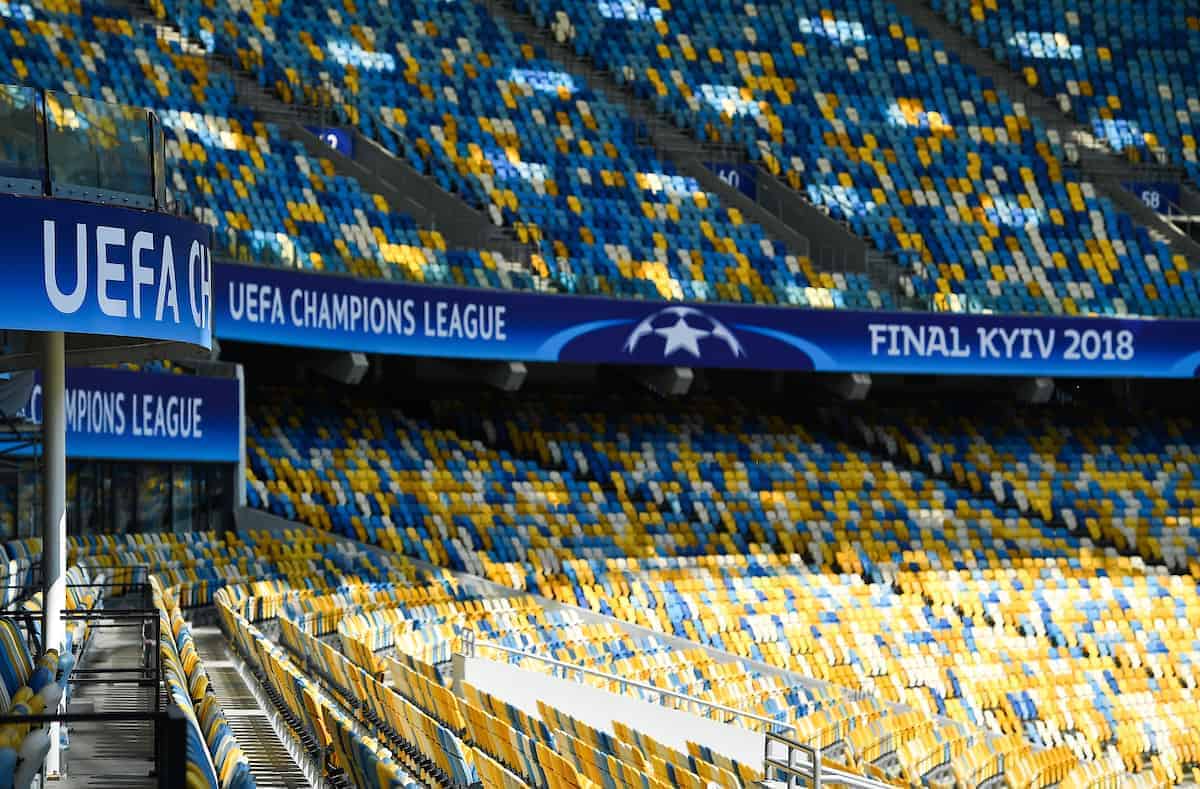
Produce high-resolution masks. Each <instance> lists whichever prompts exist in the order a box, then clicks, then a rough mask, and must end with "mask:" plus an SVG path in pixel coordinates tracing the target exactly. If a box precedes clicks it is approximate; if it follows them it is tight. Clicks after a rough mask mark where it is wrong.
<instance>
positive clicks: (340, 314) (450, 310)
mask: <svg viewBox="0 0 1200 789" xmlns="http://www.w3.org/2000/svg"><path fill="white" fill-rule="evenodd" d="M285 303H286V305H287V310H286V312H285V310H284V304H285ZM418 311H420V314H421V316H422V318H423V323H422V324H421V326H420V327H418V325H417V314H418ZM229 316H230V317H231V318H232V319H233V320H235V321H246V322H248V323H259V324H271V325H276V326H285V325H286V326H290V327H292V328H295V329H320V330H324V331H341V332H352V333H362V334H374V335H378V336H393V337H412V336H414V335H416V334H417V332H418V330H420V331H421V332H422V333H423V334H424V336H426V337H432V338H437V339H463V340H482V341H487V342H507V341H508V307H506V306H504V305H500V304H476V303H467V304H462V303H459V302H453V301H434V302H428V301H418V300H417V299H396V298H388V297H386V296H361V295H358V294H352V293H329V292H325V291H319V290H309V289H307V288H294V289H291V290H290V291H285V290H281V289H279V288H276V287H274V286H272V285H268V284H261V283H257V282H236V281H230V283H229Z"/></svg>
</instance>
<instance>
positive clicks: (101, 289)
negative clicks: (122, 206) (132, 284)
mask: <svg viewBox="0 0 1200 789" xmlns="http://www.w3.org/2000/svg"><path fill="white" fill-rule="evenodd" d="M123 246H125V231H124V230H123V229H122V228H119V227H108V226H107V225H100V226H99V227H97V228H96V298H97V299H98V300H99V301H100V311H101V312H103V313H104V314H105V315H108V316H109V317H112V318H124V317H125V316H126V315H127V314H128V313H129V308H128V306H127V305H126V304H125V299H122V298H113V297H112V296H109V295H108V284H109V283H110V282H124V281H125V267H124V266H122V265H121V264H120V263H113V262H112V261H110V260H109V259H108V248H109V247H123Z"/></svg>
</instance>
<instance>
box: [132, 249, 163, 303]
mask: <svg viewBox="0 0 1200 789" xmlns="http://www.w3.org/2000/svg"><path fill="white" fill-rule="evenodd" d="M152 249H154V236H152V235H150V234H149V233H147V232H146V231H145V230H142V231H139V232H138V233H135V234H134V236H133V253H132V258H133V317H135V318H140V317H142V288H143V287H145V286H146V285H153V284H154V270H153V269H151V268H150V267H149V266H145V265H142V253H143V252H145V251H146V250H152ZM159 320H161V318H160V319H159Z"/></svg>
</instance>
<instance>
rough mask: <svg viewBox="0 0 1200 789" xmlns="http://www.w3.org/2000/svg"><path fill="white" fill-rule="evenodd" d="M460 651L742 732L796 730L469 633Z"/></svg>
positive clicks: (786, 724)
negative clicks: (739, 725)
mask: <svg viewBox="0 0 1200 789" xmlns="http://www.w3.org/2000/svg"><path fill="white" fill-rule="evenodd" d="M462 648H463V654H465V655H466V656H467V657H478V655H477V651H478V650H480V649H490V650H494V651H497V652H502V653H504V654H506V655H511V656H513V657H519V658H523V659H529V660H536V661H538V662H540V663H544V664H546V665H548V666H552V667H553V668H555V669H557V670H559V671H561V672H562V676H563V678H564V679H570V678H571V675H572V674H574V675H575V676H576V677H577V678H578V679H576V681H577V682H579V683H580V684H584V682H583V677H595V678H596V679H601V680H604V681H605V682H607V683H609V685H610V686H616V687H618V688H619V689H620V691H621V693H622V694H623V695H631V693H630V692H631V691H632V690H638V691H641V692H642V694H649V695H650V697H651V698H650V699H647V698H646V696H645V695H641V696H640V698H642V699H643V700H646V701H650V700H652V699H653V700H654V702H655V703H658V704H662V705H663V706H670V707H671V708H672V709H685V711H692V710H693V709H699V710H703V711H704V712H706V713H718V714H719V716H723V717H722V718H720V719H721V722H722V723H728V722H729V721H731V720H740V721H745V722H747V723H749V724H750V725H749V726H747V727H746V728H749V729H751V730H752V731H761V732H763V733H770V732H771V731H774V730H779V729H783V730H786V731H792V732H794V731H795V730H796V728H795V727H794V726H792V725H791V724H790V723H784V722H783V721H778V720H775V719H774V718H768V717H766V716H765V715H758V714H756V713H753V712H746V711H745V710H739V709H737V708H735V707H726V706H725V705H724V704H717V703H716V702H713V701H706V700H705V699H701V698H697V697H695V696H689V695H687V694H686V693H678V692H676V691H673V690H668V689H666V688H660V687H658V686H657V685H651V684H649V683H646V682H639V681H637V680H634V679H629V678H628V677H622V676H620V675H618V674H608V673H606V672H604V671H597V670H596V669H592V668H586V667H584V666H580V665H576V664H575V663H565V662H563V661H561V660H556V659H554V658H552V657H547V656H545V655H539V654H537V653H536V652H525V651H522V650H520V649H513V648H512V647H506V646H504V645H502V644H497V643H494V642H491V641H479V640H477V639H476V638H475V637H474V633H473V632H472V631H467V633H466V634H464V635H463V638H462ZM667 699H672V700H675V701H678V702H681V703H682V704H684V705H686V708H681V707H674V706H672V705H670V704H667V702H666V700H667ZM701 717H705V718H714V719H718V716H717V715H713V714H706V715H702V716H701Z"/></svg>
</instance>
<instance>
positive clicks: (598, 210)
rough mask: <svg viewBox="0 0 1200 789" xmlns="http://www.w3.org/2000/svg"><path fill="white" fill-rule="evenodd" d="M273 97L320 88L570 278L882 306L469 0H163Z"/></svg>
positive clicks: (304, 95)
mask: <svg viewBox="0 0 1200 789" xmlns="http://www.w3.org/2000/svg"><path fill="white" fill-rule="evenodd" d="M161 11H162V14H163V15H164V17H165V18H168V19H171V20H173V21H174V22H176V23H177V24H178V25H179V26H180V28H181V29H182V30H184V31H185V32H186V33H187V34H188V35H190V36H193V37H195V38H204V39H206V40H209V41H211V42H212V46H213V47H214V48H215V50H216V51H218V52H222V53H224V54H226V55H228V56H229V57H231V58H234V59H236V60H238V61H239V62H240V63H241V64H242V65H243V67H244V68H246V69H248V70H250V71H252V72H254V73H256V74H257V75H258V76H259V79H260V82H261V83H262V84H263V85H264V87H267V88H269V89H272V90H274V91H275V92H276V93H277V94H278V95H279V96H280V97H281V98H283V99H284V100H286V101H294V102H298V103H317V104H321V105H324V106H328V108H329V109H330V110H331V111H332V112H333V113H334V114H335V115H337V116H338V117H340V118H341V119H343V121H344V122H345V123H347V124H350V125H354V126H356V127H357V128H359V129H360V130H361V131H362V132H363V133H364V134H365V135H367V136H368V137H370V138H373V139H375V140H377V141H378V142H379V143H381V144H383V145H384V146H385V147H386V148H388V149H390V150H391V151H392V152H394V153H395V154H397V155H398V156H402V157H404V158H406V159H407V160H408V162H409V163H410V164H412V165H413V166H414V167H416V168H418V169H419V170H421V171H424V172H426V173H428V174H429V175H430V176H432V177H433V178H436V179H437V181H438V183H439V184H440V185H441V186H442V187H443V188H445V189H447V190H449V191H452V192H455V193H457V194H459V195H461V196H462V197H463V198H464V199H466V200H467V201H469V202H471V203H473V204H475V205H476V206H478V207H479V208H481V209H484V210H486V211H487V212H488V213H489V214H490V216H491V218H492V221H493V222H494V223H496V224H498V225H503V226H506V227H508V228H510V229H512V231H513V232H514V233H515V234H516V235H517V237H518V238H519V239H520V240H521V241H523V242H525V243H527V244H529V245H531V246H532V247H533V249H534V250H535V253H534V255H533V256H532V259H531V263H530V265H531V266H532V268H533V270H534V272H535V273H536V274H538V275H540V276H542V277H544V278H546V279H548V280H552V281H553V282H554V283H555V284H556V285H557V286H558V287H559V288H560V289H563V290H566V291H569V292H582V293H601V294H611V295H616V296H622V297H652V298H667V299H689V300H696V301H735V302H760V303H773V304H774V303H777V304H795V305H803V306H815V307H841V306H847V307H859V308H869V307H882V306H888V305H889V304H890V303H891V297H890V296H889V295H887V294H885V293H879V292H877V291H875V290H873V289H872V288H871V286H870V283H869V280H868V279H867V278H866V277H864V276H863V275H862V274H860V273H855V272H854V270H853V269H852V268H851V267H846V268H845V273H836V274H835V273H831V272H829V271H819V270H816V269H815V268H814V267H813V265H812V264H811V262H810V261H809V260H808V259H807V257H806V256H805V253H806V252H807V250H803V249H785V248H784V247H783V245H782V244H781V243H780V242H778V241H777V240H772V239H771V238H769V237H767V235H766V234H765V232H764V231H763V230H762V228H760V227H758V226H756V225H754V224H751V223H750V222H748V221H747V220H746V219H745V217H744V216H743V215H742V214H741V213H740V212H739V211H738V210H737V209H736V208H734V207H731V206H725V205H722V204H721V203H720V202H719V201H718V199H717V198H716V196H715V195H713V194H711V193H708V192H706V191H705V190H703V189H702V188H701V187H700V186H699V184H698V183H697V182H696V180H695V179H693V178H690V177H686V176H684V175H683V174H681V173H680V172H678V171H676V170H675V169H674V166H673V165H671V164H669V163H668V162H666V161H664V160H663V159H662V158H661V157H660V156H658V155H657V154H656V153H655V152H654V151H653V150H651V149H650V148H648V147H646V146H645V145H644V144H642V143H640V142H639V139H641V137H642V136H643V132H642V131H640V130H639V128H638V121H636V120H635V119H634V118H633V117H631V116H630V115H629V113H628V112H627V111H626V110H625V109H624V108H623V107H622V106H621V105H619V104H617V103H615V102H612V101H610V100H608V99H607V98H605V97H604V96H603V95H601V94H598V93H596V92H594V91H592V90H591V89H590V88H589V87H588V86H587V85H586V84H585V82H584V80H583V79H582V78H579V77H576V76H574V75H572V74H570V73H567V72H564V71H562V70H561V69H560V68H559V67H558V66H557V65H556V64H555V63H554V62H553V61H551V60H550V59H549V58H548V57H547V56H546V54H545V53H544V52H542V51H541V50H540V48H539V47H538V46H536V45H534V44H532V43H530V42H529V41H526V40H525V39H523V38H522V37H521V36H519V35H517V34H515V33H514V32H512V31H511V30H510V29H509V28H508V27H507V26H506V25H505V24H504V23H503V22H502V21H500V20H499V19H496V18H494V17H493V16H491V15H489V13H488V12H487V10H486V9H485V8H484V7H483V6H481V5H477V4H475V3H451V4H447V3H441V2H437V0H406V1H405V2H403V3H391V4H388V5H386V6H385V5H378V4H376V5H363V4H355V5H354V6H353V10H351V9H350V7H346V8H344V9H334V11H333V13H329V9H328V8H327V7H326V6H324V5H322V4H321V3H318V2H312V0H288V2H282V3H277V4H273V5H269V6H265V7H262V8H258V9H256V10H255V11H254V12H253V13H250V12H248V11H247V10H246V9H244V8H243V7H242V6H240V5H238V4H237V3H233V2H224V1H222V2H215V3H214V2H199V1H196V2H192V0H179V1H178V2H177V1H176V0H170V1H169V2H164V3H163V4H162V8H161Z"/></svg>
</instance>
